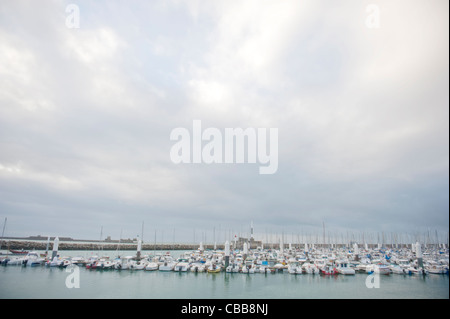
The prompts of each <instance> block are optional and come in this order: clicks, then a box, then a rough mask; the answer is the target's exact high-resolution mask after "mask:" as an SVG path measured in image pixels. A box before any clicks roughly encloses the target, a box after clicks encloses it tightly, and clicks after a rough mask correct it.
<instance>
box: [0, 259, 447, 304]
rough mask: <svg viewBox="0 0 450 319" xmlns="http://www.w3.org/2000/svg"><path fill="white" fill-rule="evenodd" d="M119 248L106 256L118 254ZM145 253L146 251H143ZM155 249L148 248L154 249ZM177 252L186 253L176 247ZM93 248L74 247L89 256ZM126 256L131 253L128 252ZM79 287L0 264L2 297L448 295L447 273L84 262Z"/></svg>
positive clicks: (59, 274)
mask: <svg viewBox="0 0 450 319" xmlns="http://www.w3.org/2000/svg"><path fill="white" fill-rule="evenodd" d="M116 253H117V252H116V251H114V252H113V251H111V252H104V255H110V256H114V257H115V256H116ZM143 253H146V252H143ZM151 253H152V252H149V254H151ZM171 253H172V255H173V256H175V257H176V256H177V255H178V254H181V253H182V252H180V251H178V252H177V251H172V252H171ZM91 254H92V252H86V251H70V256H84V257H89V256H90V255H91ZM124 255H126V252H125V253H124ZM78 271H79V272H78V274H79V287H73V286H72V287H71V286H70V285H67V282H68V280H69V279H70V278H69V276H71V275H72V274H73V273H74V270H73V269H64V268H51V267H46V266H38V267H22V266H4V267H0V298H2V299H12V298H14V299H35V298H39V299H46V298H49V299H53V298H57V299H61V298H63V299H72V298H83V299H86V298H87V299H92V298H106V299H114V298H120V299H141V298H145V299H336V298H344V299H346V298H348V299H361V298H362V299H366V298H370V299H384V298H389V299H415V298H419V299H448V298H449V276H448V275H432V274H430V275H427V276H425V277H424V276H414V275H412V276H411V275H395V274H391V275H389V276H384V275H382V276H380V277H379V285H378V287H372V288H370V287H369V286H368V285H367V281H368V275H367V274H361V273H357V274H356V275H353V276H344V275H333V276H323V275H311V274H300V275H292V274H289V273H287V272H281V273H269V274H259V273H255V274H243V273H226V272H220V273H193V272H162V271H145V270H90V269H86V268H85V267H81V266H80V267H79V269H78Z"/></svg>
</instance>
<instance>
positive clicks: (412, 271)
mask: <svg viewBox="0 0 450 319" xmlns="http://www.w3.org/2000/svg"><path fill="white" fill-rule="evenodd" d="M407 272H408V274H409V275H427V274H428V270H426V269H423V268H420V267H417V266H411V267H409V268H408V269H407Z"/></svg>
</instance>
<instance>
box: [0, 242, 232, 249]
mask: <svg viewBox="0 0 450 319" xmlns="http://www.w3.org/2000/svg"><path fill="white" fill-rule="evenodd" d="M52 246H53V243H50V245H49V248H48V249H49V250H50V251H51V250H52ZM223 246H224V245H216V248H217V249H224V247H223ZM198 247H199V246H198V244H195V245H194V244H148V243H147V244H146V243H144V244H142V250H195V249H198ZM203 247H204V249H213V248H214V245H203ZM46 248H47V242H38V241H18V240H11V241H3V244H2V247H1V249H3V250H5V249H6V250H10V249H12V250H46ZM58 249H59V250H116V249H118V250H137V244H135V243H132V244H130V243H123V244H122V243H121V244H113V243H102V242H95V243H72V242H60V243H59V247H58Z"/></svg>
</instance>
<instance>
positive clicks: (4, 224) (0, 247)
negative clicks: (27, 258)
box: [0, 217, 8, 250]
mask: <svg viewBox="0 0 450 319" xmlns="http://www.w3.org/2000/svg"><path fill="white" fill-rule="evenodd" d="M7 220H8V218H7V217H5V222H4V223H3V231H2V241H1V242H0V250H1V249H2V245H3V235H4V234H5V227H6V221H7Z"/></svg>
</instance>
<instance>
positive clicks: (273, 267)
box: [0, 239, 449, 299]
mask: <svg viewBox="0 0 450 319" xmlns="http://www.w3.org/2000/svg"><path fill="white" fill-rule="evenodd" d="M53 246H54V248H52V251H48V252H45V251H29V252H27V253H26V254H23V253H20V254H12V253H11V252H8V251H3V253H4V255H2V256H1V257H0V259H1V264H2V266H3V267H1V270H0V271H1V272H0V282H1V283H2V285H1V288H0V290H1V292H0V295H1V297H2V298H35V297H37V296H38V297H39V298H42V297H43V298H60V297H62V298H66V297H67V298H86V297H88V298H261V297H262V298H274V299H277V298H288V299H289V298H438V299H440V298H448V297H449V294H448V291H449V290H448V283H449V277H448V269H449V251H448V248H446V247H445V245H430V246H428V247H425V245H421V244H419V243H416V244H412V245H410V247H401V248H395V247H391V248H388V247H381V245H378V246H377V247H375V248H369V249H366V248H368V247H364V245H363V247H359V246H358V245H357V244H354V245H353V246H352V247H346V246H339V247H320V246H319V247H316V246H315V245H314V244H311V245H307V244H305V245H303V246H302V247H299V246H297V245H295V246H292V245H283V244H280V246H279V247H277V249H264V248H262V247H258V248H256V249H249V248H248V247H247V245H244V247H243V248H242V249H237V248H235V249H233V247H232V245H230V243H229V242H226V243H225V244H224V249H216V250H214V249H205V247H204V246H203V244H202V243H200V245H199V247H198V248H197V249H195V250H170V251H148V250H141V249H139V248H141V247H142V244H141V243H138V245H137V246H136V250H135V251H118V250H103V251H74V250H68V251H64V250H58V239H55V242H54V243H53ZM366 246H367V245H366ZM16 253H17V251H16ZM75 269H77V274H78V276H79V286H80V287H79V288H80V289H68V288H71V287H68V286H67V282H66V281H67V278H68V276H69V277H70V276H71V275H72V274H73V273H75ZM370 276H378V284H379V287H376V288H379V289H370V287H368V285H367V282H368V280H369V279H368V278H370ZM24 278H26V280H27V281H30V280H31V282H33V281H37V282H38V283H36V284H35V285H33V286H34V287H36V289H37V290H38V288H37V287H41V286H42V283H41V284H39V282H41V281H42V280H43V278H48V280H46V281H45V287H52V286H53V285H58V287H57V288H55V291H59V293H58V295H55V294H54V292H55V291H53V290H52V289H47V288H45V289H44V292H42V290H41V289H39V293H38V292H37V291H35V292H34V293H33V292H32V291H26V290H20V291H18V290H17V281H22V280H24ZM146 283H149V285H151V286H148V289H145V288H144V287H145V285H146ZM108 285H114V287H115V288H114V289H112V290H110V291H108V290H102V291H98V289H99V287H105V286H108ZM122 285H124V286H128V285H131V286H130V288H131V287H132V288H133V289H125V290H123V291H122V289H118V287H122ZM186 285H187V286H192V287H201V289H200V291H199V290H197V289H192V290H189V292H188V291H187V290H186V287H187V286H186ZM19 286H20V285H19ZM150 287H151V288H150ZM183 287H184V288H183ZM239 287H240V288H242V289H243V290H242V289H241V290H239ZM252 287H253V288H252ZM268 287H272V289H273V291H268V290H267V289H268Z"/></svg>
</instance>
